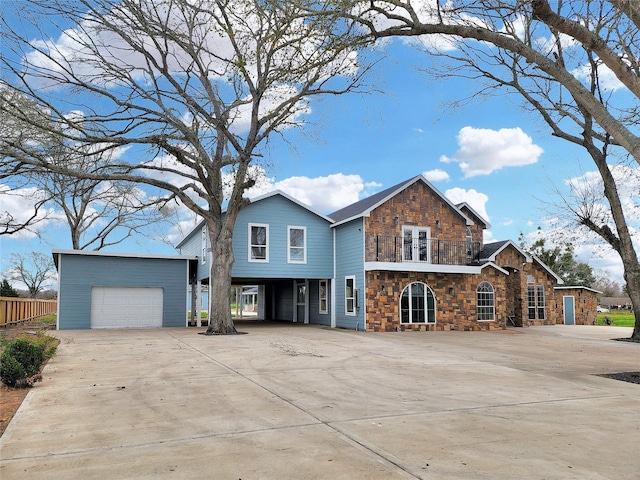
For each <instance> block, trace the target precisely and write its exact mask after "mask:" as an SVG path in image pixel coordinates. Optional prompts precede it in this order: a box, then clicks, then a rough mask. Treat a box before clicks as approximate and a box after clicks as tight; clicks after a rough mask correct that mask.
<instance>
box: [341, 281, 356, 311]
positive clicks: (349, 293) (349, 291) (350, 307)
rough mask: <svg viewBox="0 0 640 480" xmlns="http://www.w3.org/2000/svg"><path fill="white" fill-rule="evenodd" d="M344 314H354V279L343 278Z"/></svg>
mask: <svg viewBox="0 0 640 480" xmlns="http://www.w3.org/2000/svg"><path fill="white" fill-rule="evenodd" d="M344 313H345V314H346V315H354V316H355V314H356V277H354V276H351V277H345V278H344Z"/></svg>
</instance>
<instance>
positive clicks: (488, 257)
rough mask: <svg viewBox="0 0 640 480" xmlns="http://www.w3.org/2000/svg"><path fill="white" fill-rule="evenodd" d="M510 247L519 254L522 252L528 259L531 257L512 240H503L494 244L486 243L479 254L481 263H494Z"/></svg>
mask: <svg viewBox="0 0 640 480" xmlns="http://www.w3.org/2000/svg"><path fill="white" fill-rule="evenodd" d="M508 245H512V246H513V247H514V248H515V249H516V250H518V252H520V253H521V254H522V255H523V256H524V257H525V258H526V259H528V258H529V257H528V256H527V254H526V253H524V252H523V251H522V250H521V249H520V248H519V247H518V246H517V245H516V244H515V243H513V242H512V241H511V240H502V241H500V242H492V243H486V244H485V245H484V247H483V248H482V250H480V253H478V259H479V260H480V261H483V260H484V261H491V262H494V261H495V259H496V255H498V254H499V253H500V252H501V251H502V250H504V249H505V248H507V246H508Z"/></svg>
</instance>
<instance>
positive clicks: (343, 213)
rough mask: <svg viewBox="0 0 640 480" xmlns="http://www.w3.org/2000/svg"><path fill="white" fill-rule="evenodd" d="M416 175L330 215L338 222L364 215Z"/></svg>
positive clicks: (412, 179) (413, 179)
mask: <svg viewBox="0 0 640 480" xmlns="http://www.w3.org/2000/svg"><path fill="white" fill-rule="evenodd" d="M415 179H416V177H414V178H410V179H409V180H405V181H404V182H401V183H398V184H397V185H394V186H393V187H389V188H387V189H386V190H382V191H381V192H378V193H376V194H373V195H371V196H370V197H367V198H364V199H362V200H360V201H359V202H356V203H352V204H351V205H347V206H346V207H344V208H341V209H340V210H337V211H335V212H333V213H330V214H329V215H328V217H329V218H331V219H333V221H334V222H336V223H338V222H341V221H343V220H346V219H348V218H352V217H357V216H358V215H362V214H363V213H364V212H366V211H367V210H369V209H370V208H372V207H373V206H374V205H376V204H377V203H379V202H381V201H382V200H384V199H385V198H387V197H388V196H389V195H391V194H392V193H394V192H395V191H396V190H401V189H402V188H404V187H405V186H407V185H408V184H410V183H412V182H413V181H415Z"/></svg>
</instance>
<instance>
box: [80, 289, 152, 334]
mask: <svg viewBox="0 0 640 480" xmlns="http://www.w3.org/2000/svg"><path fill="white" fill-rule="evenodd" d="M162 294H163V292H162V288H139V287H93V288H92V289H91V328H140V327H161V326H162Z"/></svg>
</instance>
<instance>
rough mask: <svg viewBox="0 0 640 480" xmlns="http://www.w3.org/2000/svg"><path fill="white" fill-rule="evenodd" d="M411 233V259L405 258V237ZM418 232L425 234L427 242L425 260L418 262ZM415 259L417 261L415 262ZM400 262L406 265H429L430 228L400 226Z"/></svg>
mask: <svg viewBox="0 0 640 480" xmlns="http://www.w3.org/2000/svg"><path fill="white" fill-rule="evenodd" d="M407 232H411V258H405V255H406V253H407V252H406V251H405V248H404V246H405V235H406V233H407ZM420 232H426V233H427V236H426V238H425V240H426V242H427V245H426V247H427V253H426V259H425V260H420ZM416 257H417V260H416ZM402 261H403V262H406V263H415V262H420V263H431V227H421V226H418V225H402Z"/></svg>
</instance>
